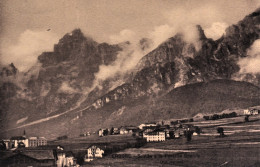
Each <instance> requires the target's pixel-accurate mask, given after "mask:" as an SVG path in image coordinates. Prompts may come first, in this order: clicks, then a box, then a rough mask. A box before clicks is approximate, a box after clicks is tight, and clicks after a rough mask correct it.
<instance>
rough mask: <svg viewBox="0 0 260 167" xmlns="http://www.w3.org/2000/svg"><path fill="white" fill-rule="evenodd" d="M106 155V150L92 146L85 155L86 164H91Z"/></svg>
mask: <svg viewBox="0 0 260 167" xmlns="http://www.w3.org/2000/svg"><path fill="white" fill-rule="evenodd" d="M104 153H105V150H104V149H102V148H101V147H100V146H96V145H92V146H90V147H88V148H87V153H86V155H85V158H84V160H85V162H90V161H92V160H94V159H96V158H102V157H103V155H104Z"/></svg>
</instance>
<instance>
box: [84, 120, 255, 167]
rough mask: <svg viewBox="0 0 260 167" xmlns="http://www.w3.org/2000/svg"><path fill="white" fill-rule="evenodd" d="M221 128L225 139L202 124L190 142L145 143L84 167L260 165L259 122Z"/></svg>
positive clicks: (214, 130)
mask: <svg viewBox="0 0 260 167" xmlns="http://www.w3.org/2000/svg"><path fill="white" fill-rule="evenodd" d="M205 125H206V123H205ZM221 127H223V128H224V131H225V134H226V137H224V138H220V137H218V136H217V135H218V134H217V133H216V128H217V126H208V128H207V127H206V126H205V127H204V128H203V133H202V134H201V135H200V136H193V137H192V141H190V142H187V141H186V139H185V138H181V139H175V140H168V141H166V142H161V143H148V144H146V145H145V146H144V147H142V148H130V149H126V150H124V151H121V152H118V153H116V154H112V155H109V156H106V157H104V158H103V159H99V160H95V161H93V162H91V163H89V164H86V165H85V166H142V167H148V166H149V167H150V166H154V167H157V166H165V167H167V166H260V121H259V120H256V119H255V120H254V121H252V122H248V123H241V122H240V123H235V124H234V123H232V122H230V124H226V125H222V126H221Z"/></svg>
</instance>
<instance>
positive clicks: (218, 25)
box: [205, 22, 228, 40]
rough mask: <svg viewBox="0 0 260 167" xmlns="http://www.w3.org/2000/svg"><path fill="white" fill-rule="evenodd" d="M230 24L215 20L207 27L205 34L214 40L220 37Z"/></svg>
mask: <svg viewBox="0 0 260 167" xmlns="http://www.w3.org/2000/svg"><path fill="white" fill-rule="evenodd" d="M227 27H228V25H227V24H226V23H224V22H214V23H213V24H212V25H211V27H209V28H206V29H205V35H206V36H207V37H208V38H212V39H213V40H217V39H219V38H220V37H221V36H222V35H223V34H225V30H226V28H227Z"/></svg>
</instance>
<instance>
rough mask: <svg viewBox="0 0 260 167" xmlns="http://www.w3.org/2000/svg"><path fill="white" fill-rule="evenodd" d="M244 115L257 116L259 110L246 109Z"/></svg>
mask: <svg viewBox="0 0 260 167" xmlns="http://www.w3.org/2000/svg"><path fill="white" fill-rule="evenodd" d="M244 114H245V115H257V114H259V110H258V109H246V110H244Z"/></svg>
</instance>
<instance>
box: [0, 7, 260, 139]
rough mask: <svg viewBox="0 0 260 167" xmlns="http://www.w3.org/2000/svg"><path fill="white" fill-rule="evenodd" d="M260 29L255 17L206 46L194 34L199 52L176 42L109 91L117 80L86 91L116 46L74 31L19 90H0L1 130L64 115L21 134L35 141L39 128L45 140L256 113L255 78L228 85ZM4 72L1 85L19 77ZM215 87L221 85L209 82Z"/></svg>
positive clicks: (257, 14) (258, 14) (110, 61)
mask: <svg viewBox="0 0 260 167" xmlns="http://www.w3.org/2000/svg"><path fill="white" fill-rule="evenodd" d="M259 24H260V9H258V10H257V11H255V12H254V13H253V14H251V15H248V16H246V17H245V18H244V19H243V20H241V21H240V22H238V24H236V25H232V26H230V27H229V28H227V29H226V34H225V35H223V36H222V37H221V38H220V39H218V40H216V41H214V40H212V39H210V38H207V37H206V36H205V34H204V32H203V29H202V28H201V27H200V26H197V30H198V34H199V39H198V41H197V43H199V44H200V46H201V48H200V49H198V48H196V47H195V45H194V44H193V43H188V42H187V41H185V40H184V35H183V34H176V35H175V36H174V37H171V38H169V39H168V40H166V41H165V42H163V43H162V44H161V45H159V46H158V47H157V48H155V49H154V50H153V51H151V52H150V53H148V54H147V55H145V56H144V57H143V58H142V59H141V60H140V62H139V63H138V65H137V68H136V71H134V72H133V73H132V75H126V76H123V77H124V81H127V82H125V83H123V84H122V85H120V86H118V87H116V88H114V89H113V90H111V88H112V86H114V85H113V83H114V82H113V81H116V80H117V79H118V78H116V77H115V78H112V79H108V80H105V81H103V82H102V83H100V84H101V86H100V87H102V89H101V88H99V87H93V83H94V81H95V74H96V73H97V72H98V71H99V67H100V65H110V64H113V63H114V62H115V61H116V58H117V54H118V53H119V52H120V51H122V47H121V45H120V44H118V45H109V44H106V43H102V44H99V43H97V42H95V41H94V40H92V39H91V38H88V37H85V36H84V35H83V33H82V32H81V31H80V30H79V29H76V30H74V31H73V32H72V33H70V34H66V35H65V36H64V37H63V38H62V39H60V41H59V43H58V44H56V45H55V46H54V51H53V52H44V53H42V54H41V55H40V56H39V57H38V60H39V62H38V63H39V64H40V65H39V67H38V68H32V69H31V70H30V71H28V72H27V73H26V74H24V76H23V77H24V79H23V80H22V81H23V83H24V85H22V86H21V85H20V86H19V85H17V84H16V83H14V82H11V81H12V80H6V81H5V82H4V83H1V89H0V90H1V93H2V94H3V95H4V96H1V98H2V99H3V101H1V106H0V110H1V115H3V116H4V117H5V119H4V120H3V119H2V120H1V125H2V126H1V127H2V129H6V127H8V128H10V129H12V128H15V127H19V126H22V125H26V124H28V123H30V122H32V121H36V120H41V119H46V118H49V117H51V116H56V115H57V114H61V113H65V114H61V116H60V117H57V118H55V119H51V120H48V121H47V122H43V123H39V124H34V125H31V126H26V129H29V132H28V133H33V132H35V133H36V129H39V128H40V129H43V132H39V133H41V134H44V135H47V132H48V133H50V134H52V136H51V137H55V136H58V135H61V134H64V133H68V134H69V135H77V134H78V133H79V132H81V131H85V130H87V129H92V130H93V129H97V128H99V127H101V126H114V125H118V124H119V123H121V124H122V123H128V124H137V123H140V122H143V121H150V120H155V119H163V118H168V117H170V118H177V117H182V116H185V117H186V116H191V115H193V114H196V113H197V112H201V110H202V112H205V110H209V112H213V111H218V110H222V109H227V108H229V107H249V106H251V105H259V101H260V100H259V85H260V83H259V81H260V75H259V74H248V75H250V76H252V77H251V78H250V77H249V79H245V78H244V79H245V80H246V81H250V82H252V83H254V84H255V85H256V86H254V85H252V84H249V83H244V82H234V81H229V79H232V78H233V77H234V76H236V75H237V74H239V69H240V67H239V65H238V61H239V59H240V58H243V57H247V56H248V55H247V50H248V49H249V48H250V47H251V46H252V44H253V43H254V42H255V41H256V40H257V39H259V35H260V26H259ZM128 44H129V43H127V42H126V43H124V45H128ZM10 67H12V68H13V66H10ZM122 68H124V67H122ZM13 69H14V68H13ZM3 71H6V70H5V69H3ZM9 71H10V72H2V73H1V74H4V75H5V76H4V77H7V78H10V77H11V76H12V75H13V76H14V78H15V76H17V75H18V74H16V71H15V70H9ZM12 71H13V72H12ZM35 71H37V72H35ZM130 72H131V71H130ZM9 74H10V75H11V76H9ZM7 75H8V76H7ZM216 79H228V80H225V81H214V82H211V81H212V80H216ZM7 81H8V82H7ZM9 81H10V82H9ZM201 82H204V83H201ZM183 85H187V86H183ZM188 85H191V86H188ZM181 86H182V87H181ZM257 86H258V87H257ZM246 87H248V90H247V88H246ZM9 88H10V89H9ZM110 90H111V91H110ZM213 90H214V91H213ZM8 91H9V92H8ZM229 91H230V92H229ZM242 91H245V94H243V92H242ZM6 92H7V93H6ZM227 92H229V93H227ZM200 93H202V94H201V95H200ZM6 94H10V95H12V96H10V97H9V96H6ZM3 97H4V98H3ZM191 97H193V98H191ZM195 97H199V98H200V99H199V100H197V99H196V98H195ZM206 97H209V98H206ZM172 99H173V101H172ZM214 100H215V101H216V102H214ZM232 100H234V101H232ZM84 108H85V110H83V111H82V112H77V111H78V110H80V109H84ZM193 108H194V109H193ZM198 109H200V110H198ZM70 110H71V112H68V113H67V111H70ZM125 113H126V114H125ZM137 116H138V117H137ZM21 120H24V121H21ZM115 120H117V121H115ZM133 120H134V121H133ZM57 125H61V126H60V127H58V126H57ZM52 127H57V129H54V128H52ZM13 132H14V131H13ZM16 132H17V131H16ZM10 134H11V133H10Z"/></svg>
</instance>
